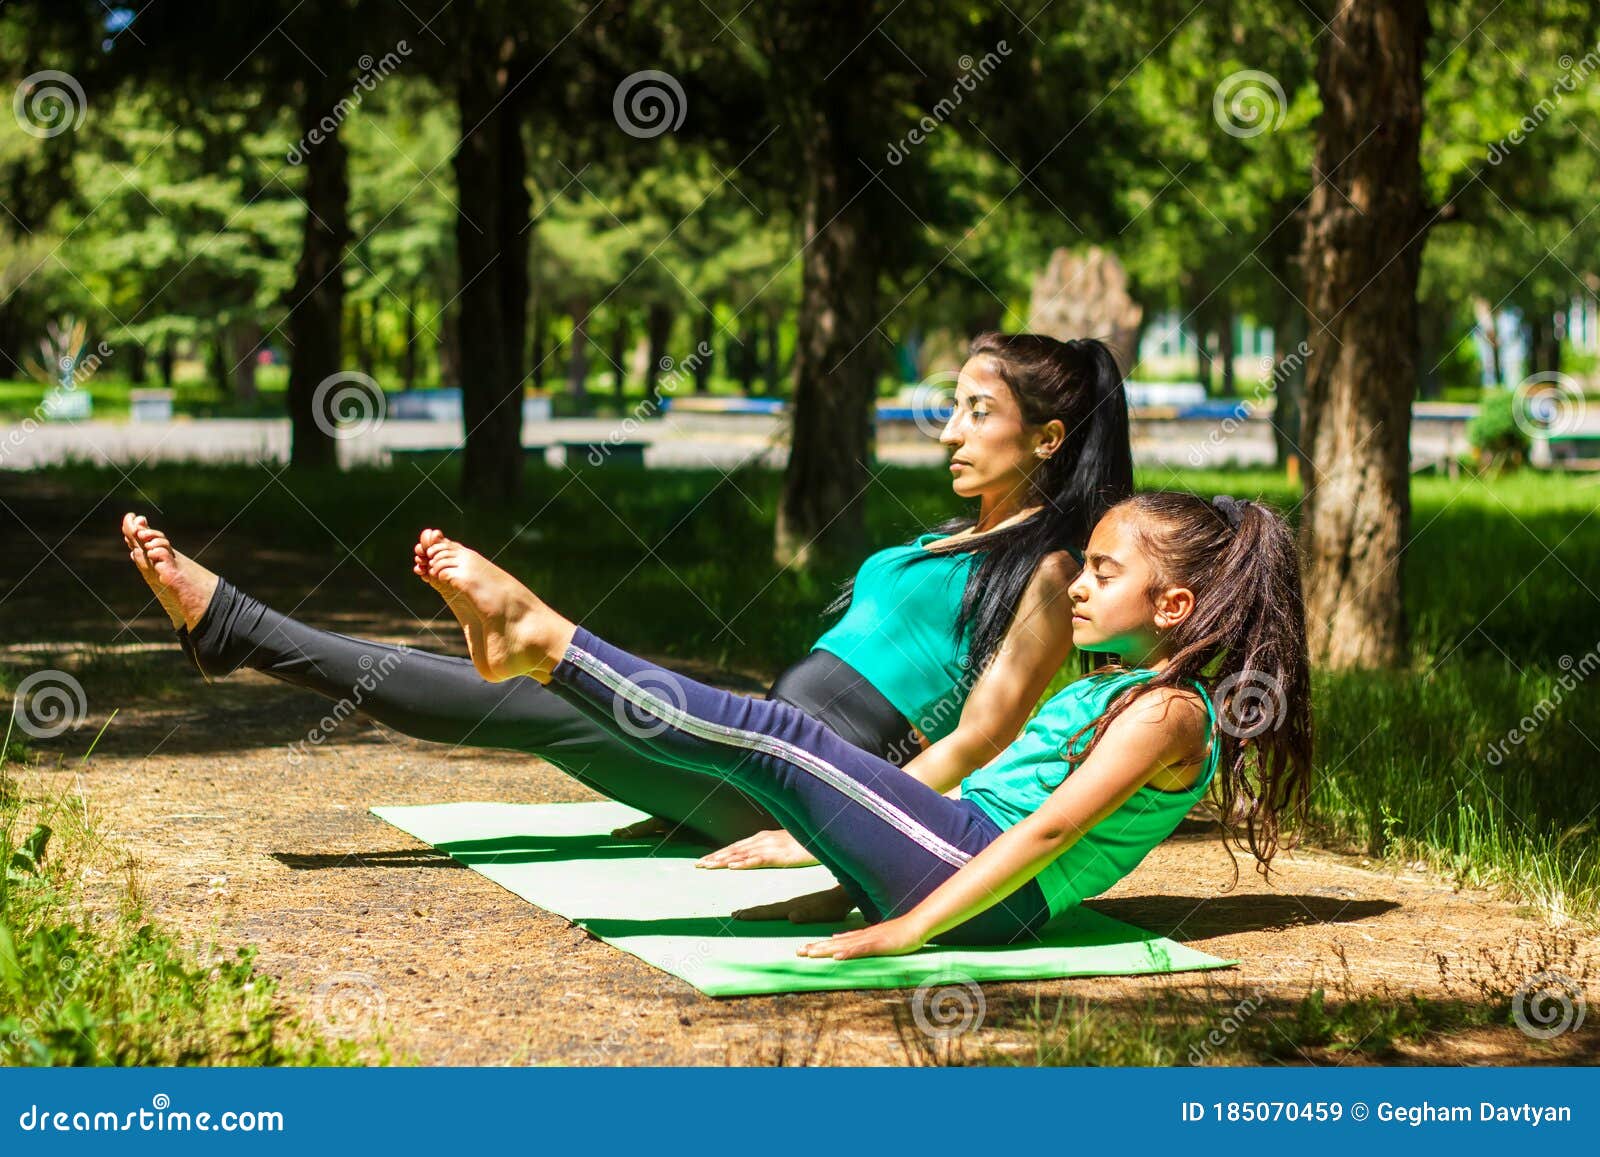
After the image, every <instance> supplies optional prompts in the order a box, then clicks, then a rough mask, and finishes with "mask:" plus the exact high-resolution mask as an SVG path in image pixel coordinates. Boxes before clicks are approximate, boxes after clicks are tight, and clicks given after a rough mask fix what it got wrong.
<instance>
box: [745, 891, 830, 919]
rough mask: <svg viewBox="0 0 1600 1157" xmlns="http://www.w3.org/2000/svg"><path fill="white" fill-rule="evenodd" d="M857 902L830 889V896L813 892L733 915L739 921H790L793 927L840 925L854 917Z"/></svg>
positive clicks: (825, 893) (758, 905)
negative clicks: (794, 925) (853, 912)
mask: <svg viewBox="0 0 1600 1157" xmlns="http://www.w3.org/2000/svg"><path fill="white" fill-rule="evenodd" d="M855 906H856V902H855V901H854V900H852V899H851V898H850V893H849V892H846V891H845V890H844V889H843V888H829V889H828V890H827V891H826V892H812V893H811V894H810V895H807V896H796V897H795V898H794V899H793V900H780V901H779V902H778V903H776V904H757V905H756V906H755V907H754V908H740V909H739V910H738V911H737V912H735V913H734V914H733V918H734V919H735V920H787V921H789V923H791V924H836V923H838V922H839V921H840V920H843V919H844V918H845V917H846V916H848V915H850V910H851V909H852V908H854V907H855Z"/></svg>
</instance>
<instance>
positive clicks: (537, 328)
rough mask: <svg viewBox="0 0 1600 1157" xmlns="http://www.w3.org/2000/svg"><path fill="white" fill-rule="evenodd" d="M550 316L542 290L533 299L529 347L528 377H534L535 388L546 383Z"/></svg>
mask: <svg viewBox="0 0 1600 1157" xmlns="http://www.w3.org/2000/svg"><path fill="white" fill-rule="evenodd" d="M548 324H549V318H548V317H546V316H545V307H544V293H543V291H540V292H539V293H538V294H536V295H535V296H534V299H533V333H532V334H531V335H530V341H531V344H530V346H529V348H528V377H529V378H531V379H532V383H533V388H534V389H539V388H540V387H541V386H542V385H543V383H544V375H545V369H544V362H545V358H547V357H548V356H549V352H548V350H547V348H546V345H545V343H546V341H547V340H548V335H547V334H546V333H545V327H546V326H547V325H548Z"/></svg>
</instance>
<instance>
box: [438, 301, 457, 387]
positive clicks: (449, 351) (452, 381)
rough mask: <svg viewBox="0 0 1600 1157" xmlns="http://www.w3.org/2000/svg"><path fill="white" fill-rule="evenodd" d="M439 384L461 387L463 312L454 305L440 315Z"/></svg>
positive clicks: (447, 307)
mask: <svg viewBox="0 0 1600 1157" xmlns="http://www.w3.org/2000/svg"><path fill="white" fill-rule="evenodd" d="M439 385H440V386H442V387H444V388H445V389H447V390H459V389H461V314H460V311H459V310H458V309H456V308H455V307H454V306H446V307H445V311H444V312H443V313H442V314H440V315H439Z"/></svg>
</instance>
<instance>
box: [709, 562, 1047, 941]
mask: <svg viewBox="0 0 1600 1157" xmlns="http://www.w3.org/2000/svg"><path fill="white" fill-rule="evenodd" d="M1077 565H1078V564H1077V563H1076V562H1075V561H1074V560H1073V558H1072V556H1071V555H1070V554H1068V553H1067V552H1066V551H1060V552H1058V553H1056V554H1052V555H1049V556H1047V557H1046V558H1045V559H1044V560H1043V561H1041V562H1040V563H1039V566H1038V568H1037V569H1036V570H1035V571H1034V573H1033V578H1032V579H1030V580H1029V581H1028V586H1027V588H1026V589H1025V590H1024V591H1023V592H1022V598H1021V600H1020V601H1019V602H1018V603H1017V613H1016V615H1015V616H1014V617H1013V618H1012V620H1011V626H1010V627H1009V628H1008V629H1007V630H1006V633H1005V637H1004V638H1003V639H1001V641H1000V647H999V650H998V651H996V653H995V657H994V660H993V661H992V662H991V663H990V664H989V665H988V667H986V668H985V669H984V671H983V673H982V674H980V675H979V676H978V680H977V682H975V683H974V684H973V685H972V691H971V693H970V694H969V695H968V696H967V701H966V705H965V706H964V707H963V708H962V709H961V721H960V722H959V723H957V724H956V728H955V730H954V731H952V732H951V733H950V734H949V735H946V736H945V737H944V738H943V739H941V740H939V741H938V742H936V743H933V744H930V745H929V746H928V747H927V748H926V749H925V750H923V751H922V752H921V753H919V754H918V755H917V757H916V758H915V759H912V760H911V761H910V762H908V763H907V764H906V765H905V768H904V770H905V773H906V774H907V775H910V776H913V777H914V778H916V779H920V780H921V781H922V782H923V783H925V784H927V785H928V786H929V787H931V788H933V789H934V790H935V791H941V792H948V791H950V790H951V789H952V788H954V787H955V786H956V784H958V783H960V782H961V780H962V778H963V777H964V776H966V775H967V774H969V773H970V772H972V771H975V770H976V769H977V768H979V767H982V766H983V765H984V764H985V763H988V762H989V760H991V759H993V758H994V757H995V756H996V755H998V754H999V753H1000V752H1001V751H1002V750H1003V749H1004V748H1005V746H1006V744H1008V743H1010V742H1011V741H1012V740H1013V739H1015V738H1016V737H1017V734H1018V732H1020V731H1021V730H1022V725H1023V724H1024V723H1026V722H1027V721H1028V717H1029V716H1030V715H1032V714H1033V709H1034V707H1035V705H1036V704H1037V703H1038V702H1039V697H1040V696H1041V695H1043V694H1044V692H1045V688H1047V687H1048V686H1049V685H1050V680H1051V679H1053V678H1055V674H1056V672H1057V671H1059V670H1060V669H1061V666H1062V664H1064V663H1065V662H1066V661H1067V656H1069V655H1070V654H1072V600H1071V599H1069V598H1068V597H1067V588H1068V587H1069V586H1071V585H1072V580H1073V579H1075V578H1077V577H1078V572H1077ZM816 862H817V861H816V859H815V858H813V856H812V855H811V853H810V852H808V851H806V850H805V848H803V847H801V846H800V843H799V841H798V840H796V839H795V838H794V837H793V836H791V835H790V834H789V833H788V832H786V831H783V830H782V829H779V830H776V831H770V832H757V833H756V834H755V835H753V836H746V837H745V838H744V839H742V840H736V841H735V842H734V843H731V844H729V845H728V846H727V847H725V848H720V849H718V850H717V851H715V852H711V853H709V854H708V855H706V856H704V857H703V858H701V859H700V860H699V861H697V864H698V866H699V867H702V868H734V869H744V868H802V867H805V866H806V865H808V864H814V863H816ZM841 895H842V893H841ZM844 911H846V912H848V911H849V908H848V907H846V908H845V909H844Z"/></svg>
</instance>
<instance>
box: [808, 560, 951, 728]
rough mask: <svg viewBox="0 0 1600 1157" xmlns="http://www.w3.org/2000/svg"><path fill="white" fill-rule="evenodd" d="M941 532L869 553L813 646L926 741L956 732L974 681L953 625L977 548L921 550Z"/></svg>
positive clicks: (813, 648) (814, 649)
mask: <svg viewBox="0 0 1600 1157" xmlns="http://www.w3.org/2000/svg"><path fill="white" fill-rule="evenodd" d="M941 537H943V536H941V535H937V534H924V535H921V536H919V537H918V538H917V540H916V541H915V542H913V543H909V544H907V545H905V546H892V547H890V548H889V549H888V550H880V551H878V552H877V553H876V554H874V555H872V556H871V557H869V558H868V559H867V561H866V562H864V563H862V564H861V569H860V570H859V571H857V572H856V581H855V588H854V590H853V592H852V594H851V597H850V606H849V608H848V609H846V611H845V613H844V615H843V616H842V617H841V618H840V619H839V621H838V622H837V623H835V624H834V625H833V626H832V627H830V628H829V629H828V630H827V631H826V632H824V634H823V636H822V637H821V638H820V639H818V640H817V641H816V642H815V643H814V644H812V647H811V649H812V650H813V651H827V652H828V653H829V654H831V655H836V656H838V657H839V658H840V659H843V660H844V661H845V662H846V663H848V664H850V666H851V667H853V668H855V670H857V671H859V672H860V673H861V675H862V676H863V677H864V678H865V679H866V680H867V682H869V683H871V684H872V685H873V686H874V687H876V688H877V689H878V692H879V693H880V694H881V695H882V696H883V697H884V698H885V699H887V700H888V701H889V702H890V703H892V704H894V707H895V710H897V711H899V712H900V714H901V715H904V716H905V717H906V721H907V722H908V723H910V724H911V725H912V726H913V727H915V728H916V729H917V730H918V731H920V732H922V734H923V735H925V736H927V737H928V740H929V741H930V742H932V741H934V740H938V739H942V738H944V737H945V736H946V735H948V734H950V732H952V731H954V730H955V726H956V723H957V722H958V721H959V720H960V718H961V708H962V707H963V706H964V705H965V704H966V701H967V693H968V692H969V691H970V690H971V689H972V683H973V681H974V676H973V675H972V673H971V660H970V658H969V657H968V643H969V640H968V639H965V638H958V637H957V635H956V622H957V620H958V619H959V618H960V617H961V596H962V594H963V593H964V592H965V591H966V589H967V574H968V572H969V570H970V569H971V567H972V565H973V562H974V561H975V560H976V558H977V552H975V551H942V550H928V549H927V548H926V544H927V543H930V542H934V541H937V540H938V539H940V538H941Z"/></svg>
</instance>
